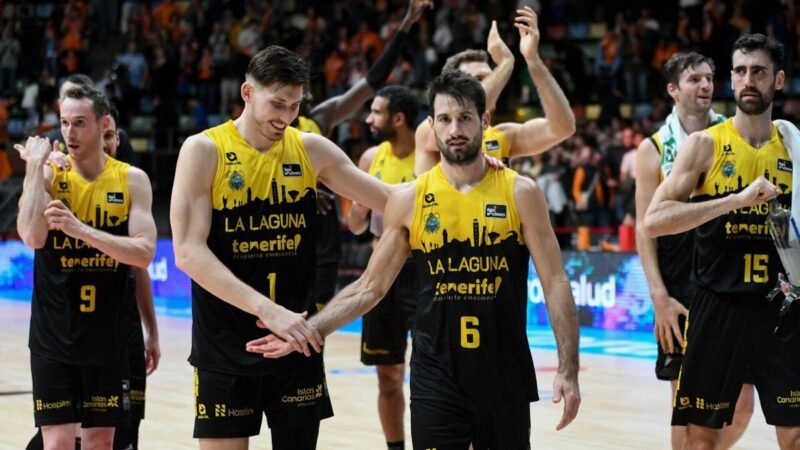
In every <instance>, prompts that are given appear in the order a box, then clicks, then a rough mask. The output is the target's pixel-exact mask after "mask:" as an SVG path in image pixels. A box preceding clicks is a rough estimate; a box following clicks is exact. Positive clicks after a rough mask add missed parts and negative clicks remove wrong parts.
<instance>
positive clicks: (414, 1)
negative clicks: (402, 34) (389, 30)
mask: <svg viewBox="0 0 800 450" xmlns="http://www.w3.org/2000/svg"><path fill="white" fill-rule="evenodd" d="M425 8H428V9H433V0H410V1H409V2H408V9H407V10H406V15H405V17H403V22H402V23H401V24H400V29H401V30H403V31H408V30H409V29H410V28H411V25H413V24H415V23H416V22H417V21H418V20H419V18H420V17H422V13H423V12H425Z"/></svg>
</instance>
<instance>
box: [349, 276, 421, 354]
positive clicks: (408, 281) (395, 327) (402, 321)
mask: <svg viewBox="0 0 800 450" xmlns="http://www.w3.org/2000/svg"><path fill="white" fill-rule="evenodd" d="M416 270H417V267H416V264H414V262H412V261H409V262H406V263H405V264H404V265H403V268H402V269H401V270H400V273H399V274H398V275H397V279H396V280H395V281H394V284H393V285H392V287H391V289H389V292H388V293H387V294H386V297H384V298H383V299H382V300H381V301H380V302H379V303H378V304H377V305H375V307H374V308H372V310H370V311H369V312H368V313H367V314H365V315H364V320H363V322H362V325H361V327H362V328H361V362H362V363H364V364H366V365H368V366H376V365H390V364H405V362H406V347H407V346H408V332H409V331H411V330H413V329H414V315H415V314H416V312H417V296H418V295H419V289H418V284H417V273H416Z"/></svg>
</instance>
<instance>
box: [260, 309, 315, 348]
mask: <svg viewBox="0 0 800 450" xmlns="http://www.w3.org/2000/svg"><path fill="white" fill-rule="evenodd" d="M269 306H270V307H269V309H268V312H267V314H266V315H264V316H263V317H259V321H260V322H261V324H260V326H263V327H264V328H268V329H269V330H271V331H272V332H273V333H275V334H276V335H278V337H280V338H281V339H283V340H284V341H286V342H287V343H288V344H289V345H290V346H291V348H292V349H293V350H294V351H296V352H299V353H302V354H304V355H306V356H311V351H309V349H308V346H309V344H310V345H311V347H312V348H313V349H314V351H316V352H317V353H319V352H320V351H322V336H320V334H319V332H318V331H317V330H316V329H315V328H314V327H312V326H311V325H309V323H308V322H306V316H308V312H303V313H302V314H298V313H295V312H292V311H289V310H288V309H286V308H284V307H282V306H280V305H276V304H274V303H272V302H270V303H269ZM256 324H258V322H256Z"/></svg>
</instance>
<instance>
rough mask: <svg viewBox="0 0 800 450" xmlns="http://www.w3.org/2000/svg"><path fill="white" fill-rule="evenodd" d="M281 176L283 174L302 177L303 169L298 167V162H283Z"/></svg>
mask: <svg viewBox="0 0 800 450" xmlns="http://www.w3.org/2000/svg"><path fill="white" fill-rule="evenodd" d="M283 176H285V177H302V176H303V169H301V168H300V164H284V165H283Z"/></svg>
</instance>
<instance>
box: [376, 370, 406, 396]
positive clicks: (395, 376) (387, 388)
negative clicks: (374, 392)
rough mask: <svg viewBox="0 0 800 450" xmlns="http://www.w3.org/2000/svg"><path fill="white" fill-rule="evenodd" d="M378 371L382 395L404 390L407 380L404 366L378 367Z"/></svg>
mask: <svg viewBox="0 0 800 450" xmlns="http://www.w3.org/2000/svg"><path fill="white" fill-rule="evenodd" d="M376 367H377V371H378V387H379V388H380V391H381V392H382V393H389V392H394V391H402V390H403V380H404V378H405V370H404V366H402V365H400V366H376Z"/></svg>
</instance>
